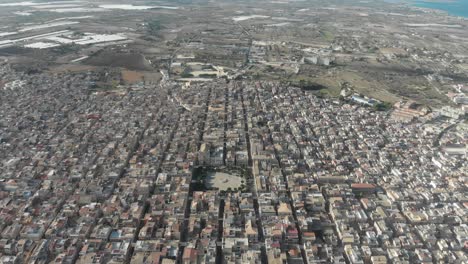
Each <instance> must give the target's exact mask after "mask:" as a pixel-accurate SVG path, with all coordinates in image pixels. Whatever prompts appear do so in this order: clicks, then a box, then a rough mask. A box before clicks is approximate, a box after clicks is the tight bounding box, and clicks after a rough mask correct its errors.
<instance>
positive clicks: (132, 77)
mask: <svg viewBox="0 0 468 264" xmlns="http://www.w3.org/2000/svg"><path fill="white" fill-rule="evenodd" d="M144 76H145V75H144V74H143V73H140V72H137V71H130V70H123V71H122V79H123V81H124V82H125V83H128V84H132V83H139V82H141V81H143V79H144Z"/></svg>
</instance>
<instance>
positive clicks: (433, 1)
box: [411, 0, 468, 18]
mask: <svg viewBox="0 0 468 264" xmlns="http://www.w3.org/2000/svg"><path fill="white" fill-rule="evenodd" d="M411 4H412V5H413V6H417V7H424V8H431V9H439V10H443V11H445V12H447V13H448V14H449V15H452V16H459V17H466V18H468V0H427V1H424V0H414V1H411Z"/></svg>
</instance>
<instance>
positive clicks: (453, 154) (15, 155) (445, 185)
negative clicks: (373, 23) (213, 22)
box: [0, 1, 468, 264]
mask: <svg viewBox="0 0 468 264" xmlns="http://www.w3.org/2000/svg"><path fill="white" fill-rule="evenodd" d="M65 2H66V1H65ZM77 3H80V4H81V1H78V2H77ZM302 4H303V3H298V5H302ZM7 5H12V4H3V6H7ZM31 5H32V4H31V3H29V2H24V4H22V6H26V7H27V8H31V7H30V6H31ZM42 5H43V6H42ZM47 5H52V7H49V6H47ZM53 5H54V4H50V3H49V4H40V5H38V6H39V7H34V8H38V9H41V10H42V9H46V8H54V9H56V8H64V9H65V8H66V9H67V10H68V9H69V8H71V9H75V8H78V7H74V6H72V5H76V3H72V4H70V3H66V4H60V3H59V4H57V6H53ZM58 5H63V6H62V7H59V6H58ZM304 5H305V4H304ZM1 8H2V4H0V9H1ZM21 8H23V7H21ZM79 8H85V7H79ZM86 8H91V7H86ZM95 8H99V9H122V8H124V9H127V8H129V7H127V6H125V5H124V4H122V5H114V6H109V5H100V6H99V7H95ZM138 8H140V9H141V10H146V9H149V8H146V7H143V6H141V7H137V6H133V7H132V8H131V9H135V10H137V9H138ZM154 8H156V9H157V10H160V9H162V10H163V11H162V12H182V11H180V10H179V9H178V8H179V7H178V6H177V7H175V4H174V7H173V6H170V5H169V4H168V3H165V2H161V3H160V5H159V6H157V7H154ZM188 8H189V7H181V8H180V9H184V10H187V9H188ZM83 10H84V9H80V10H79V12H80V13H81V12H84V11H83ZM18 12H26V11H24V10H23V11H18ZM49 12H52V11H49ZM63 12H65V11H63ZM67 12H70V11H67ZM96 12H97V11H96ZM99 12H101V11H99ZM106 12H110V11H106ZM119 12H120V11H119ZM124 12H126V11H124ZM131 12H140V11H133V10H132V11H131ZM142 12H152V11H142ZM156 12H159V11H156ZM183 12H185V11H183ZM353 12H354V11H353ZM145 14H146V13H145ZM409 17H411V16H409ZM251 19H262V16H261V15H258V16H254V15H250V16H241V15H239V16H237V17H236V21H237V22H236V23H239V24H235V25H234V26H232V28H231V29H233V30H240V31H241V33H239V34H240V35H239V39H237V40H232V41H233V42H235V44H232V46H229V45H228V46H225V43H224V42H223V41H226V39H222V40H220V43H215V44H213V43H211V44H210V45H213V46H216V47H217V48H216V49H213V50H211V49H209V48H206V46H204V45H205V44H206V43H208V41H207V39H204V38H208V37H207V36H208V34H216V30H214V29H213V30H212V31H206V34H205V33H203V34H201V37H200V36H183V37H182V38H183V39H184V41H181V42H180V43H177V44H173V43H172V44H171V43H169V41H166V42H165V44H166V45H175V47H173V48H172V49H170V51H171V52H168V51H164V52H167V54H166V56H164V57H159V59H160V61H157V60H156V59H155V57H150V56H148V57H146V55H145V54H143V53H141V54H140V53H138V54H137V53H133V52H134V51H132V52H123V50H127V51H128V50H130V49H132V48H130V46H129V45H132V44H131V42H129V41H128V39H129V38H128V37H123V35H118V34H117V35H115V34H114V33H115V32H107V31H106V32H95V35H92V34H91V33H89V34H84V35H79V36H76V34H75V35H71V33H70V34H68V33H67V34H68V35H67V38H68V37H69V38H72V36H73V38H77V39H78V38H79V40H76V41H77V42H76V44H73V45H72V46H70V47H68V48H70V49H75V48H76V45H85V46H84V47H83V48H82V49H81V48H80V49H79V50H75V51H73V52H72V53H71V54H73V58H74V59H73V61H72V62H66V63H63V65H62V64H55V63H52V62H51V61H49V62H47V63H49V64H48V65H47V66H44V65H36V64H35V63H32V62H31V61H29V60H28V61H27V62H25V61H23V60H25V59H26V57H27V55H25V54H26V53H21V54H22V55H21V56H24V58H21V59H18V57H16V55H14V54H13V53H11V52H12V50H13V51H15V50H17V51H22V52H32V53H31V54H33V55H32V56H33V57H34V56H37V57H34V60H36V59H37V58H42V57H47V56H49V55H50V54H56V53H54V52H57V50H53V49H55V48H57V46H54V47H52V46H50V45H51V44H48V45H46V44H44V43H42V44H37V43H36V44H34V43H32V44H31V43H27V44H26V43H23V42H24V40H23V39H20V40H18V41H14V42H4V43H3V44H2V42H0V59H1V60H0V102H1V103H0V171H1V173H0V263H5V264H20V263H38V264H39V263H63V264H65V263H67V264H68V263H70V264H72V263H77V264H88V263H109V264H116V263H131V264H138V263H153V264H156V263H160V264H171V263H174V264H175V263H178V264H179V263H182V264H198V263H213V264H215V263H216V264H221V263H226V264H248V263H251V264H254V263H270V264H276V263H278V264H283V263H293V264H294V263H310V264H312V263H356V264H359V263H362V264H368V263H369V264H383V263H393V264H397V263H398V264H400V263H401V264H403V263H428V264H429V263H460V264H461V263H467V262H468V225H467V223H468V195H467V192H468V181H467V179H468V178H467V171H468V162H467V161H468V147H467V144H468V121H467V120H468V119H467V114H466V113H468V111H467V110H468V100H467V98H468V97H467V94H468V79H466V77H465V75H463V74H465V73H466V72H463V70H460V69H462V68H463V67H464V66H466V65H467V64H464V63H465V61H464V59H461V58H458V59H456V60H455V59H453V58H454V57H457V56H455V55H449V54H445V55H440V54H444V53H443V52H430V51H427V50H425V49H418V50H413V49H412V48H408V49H407V50H406V51H405V52H408V53H411V54H412V55H411V56H409V57H412V58H413V59H414V61H412V62H411V63H416V62H417V63H420V64H421V65H423V64H425V63H426V60H427V61H429V60H432V59H433V61H432V62H431V63H434V64H438V65H439V66H438V67H440V71H438V70H434V72H432V73H426V72H425V73H424V74H421V76H419V75H417V77H414V80H412V81H411V85H412V86H408V87H413V88H411V89H414V90H411V89H410V88H408V87H406V86H405V87H406V88H405V89H406V90H405V89H403V88H404V87H403V88H401V89H402V90H405V94H404V95H403V94H401V93H398V92H396V90H394V88H392V87H390V86H388V87H387V86H386V85H389V84H382V85H375V83H377V81H375V80H373V81H371V80H370V79H366V80H364V77H362V76H361V77H356V76H358V75H357V74H355V75H353V77H352V78H351V77H350V78H349V79H346V78H348V77H349V76H351V75H346V74H349V72H348V73H346V74H345V73H343V72H340V71H345V70H344V69H342V68H345V66H343V65H342V64H341V63H343V62H342V61H341V62H340V58H341V59H343V58H344V57H347V56H348V55H345V54H349V53H347V52H342V51H343V49H348V48H350V47H351V46H353V47H355V49H350V50H353V51H352V52H354V53H353V56H356V57H360V56H362V57H360V58H363V57H366V56H368V55H365V54H362V53H361V52H362V50H359V49H361V48H362V43H350V42H347V41H343V43H342V45H339V43H338V42H339V41H340V40H337V39H338V38H336V39H335V42H334V43H333V44H332V45H330V46H329V47H328V46H327V47H326V48H323V47H322V48H320V49H314V51H313V52H312V51H311V50H310V49H309V50H306V49H308V48H306V46H307V45H305V44H303V43H302V44H301V43H298V42H296V43H288V44H287V45H286V44H278V43H273V42H269V41H271V40H267V39H268V38H265V39H263V40H258V36H254V35H253V34H259V33H258V31H259V29H258V28H255V27H251V26H250V25H245V24H241V23H242V21H247V20H251ZM58 21H60V20H58ZM284 21H286V20H284ZM287 21H289V22H293V20H287ZM289 22H288V23H289ZM460 23H461V24H463V25H464V26H463V27H465V25H467V22H466V21H462V20H460ZM69 25H72V24H64V25H59V27H61V26H65V27H68V26H69ZM277 26H278V25H277ZM153 27H157V26H156V25H155V24H153ZM414 27H416V28H419V27H425V26H414ZM266 28H268V27H266ZM409 28H413V26H409ZM449 28H451V27H449ZM454 28H455V30H458V27H454ZM31 30H32V29H31ZM34 30H35V29H34ZM63 30H70V29H63ZM145 30H146V29H145ZM166 30H167V29H166ZM265 30H268V29H265ZM411 30H412V29H411ZM26 31H29V30H26ZM254 32H256V33H254ZM40 33H41V34H46V33H45V32H40ZM35 34H36V33H35ZM47 34H48V33H47ZM60 34H63V33H60ZM93 34H94V33H93ZM134 34H136V33H134ZM171 34H172V33H171ZM223 34H224V33H223ZM453 34H455V33H453ZM325 35H326V34H325ZM4 36H7V35H4ZM119 36H120V37H119ZM0 37H3V35H1V34H0ZM22 37H23V38H27V37H26V36H22ZM43 37H44V36H42V35H41V37H40V38H43ZM46 38H48V39H49V41H52V39H50V38H51V36H50V35H47V36H46ZM53 38H54V41H57V40H60V41H64V40H63V38H65V37H64V36H53ZM441 38H442V37H441ZM200 39H201V40H200ZM34 41H35V40H34ZM115 41H117V42H115ZM120 41H123V42H120ZM108 42H111V44H109V43H108ZM18 43H21V44H18ZM96 43H101V44H102V43H107V44H109V45H110V46H107V44H106V45H104V46H100V44H96ZM140 44H141V43H140ZM140 44H138V45H140ZM380 44H382V43H380ZM380 44H376V45H380ZM2 45H8V47H6V46H5V47H4V50H2ZM11 45H13V46H11ZM15 45H23V47H18V46H15ZM31 45H33V46H31ZM37 45H39V46H37ZM41 45H42V46H41ZM44 45H46V46H44ZM54 45H55V44H54ZM57 45H59V44H57ZM401 45H405V44H401ZM285 46H288V51H285ZM338 46H340V47H338ZM38 47H39V48H38ZM465 47H466V43H465V46H463V45H462V44H460V46H459V49H460V54H463V52H464V51H466V50H467V49H465ZM381 48H382V50H383V49H392V52H391V53H392V54H390V53H385V52H383V51H382V53H381V54H380V55H379V56H381V57H379V59H378V60H381V59H382V60H384V59H385V58H386V59H387V62H385V63H391V62H390V61H392V60H397V58H399V56H400V55H398V54H397V53H398V52H400V51H398V52H395V50H394V49H396V48H389V47H387V48H383V47H381ZM23 49H24V50H23ZM36 49H39V50H42V49H45V50H47V49H52V50H51V51H44V52H51V53H50V54H49V55H48V53H41V51H36ZM58 49H60V52H62V51H63V50H62V48H61V47H58ZM63 49H66V48H63ZM154 49H156V48H154ZM157 49H162V48H161V47H158V48H157ZM224 49H225V50H228V51H229V52H232V53H229V52H227V51H226V54H227V53H228V54H230V55H229V56H232V59H231V60H229V61H228V62H223V60H224V57H223V55H220V54H222V52H221V51H220V50H224ZM31 50H33V51H31ZM84 50H88V51H89V50H93V51H92V53H89V54H87V55H86V54H81V53H80V52H83V51H84ZM300 50H302V53H300ZM401 50H403V48H401ZM88 51H86V52H88ZM195 51H200V52H203V54H204V55H203V56H202V55H200V54H196V55H194V54H195V53H196V52H195ZM387 51H388V50H386V52H387ZM210 52H213V53H215V55H214V54H208V53H210ZM402 52H403V51H402ZM419 52H420V53H419ZM110 53H112V54H113V55H112V56H113V57H112V56H111V57H112V58H111V59H109V60H110V62H107V59H108V58H105V57H106V56H110V55H108V54H110ZM118 53H119V54H120V55H116V54H118ZM218 53H219V54H218ZM12 54H13V55H12ZM216 54H217V55H216ZM285 54H286V55H285ZM395 54H397V55H395ZM417 54H419V55H417ZM46 55H47V56H46ZM62 55H63V54H62ZM140 55H141V60H142V61H145V62H143V63H141V61H140V62H135V61H136V60H137V59H135V58H140V57H139V56H140ZM439 55H440V56H441V57H444V58H441V57H439ZM464 55H465V58H468V54H467V53H465V54H464ZM18 56H19V55H18ZM54 56H55V55H54ZM64 56H66V57H67V58H68V59H69V58H70V54H68V53H67V54H65V55H64ZM87 56H90V57H91V58H88V57H87ZM119 56H120V57H119ZM200 56H202V57H200ZM226 56H227V55H226ZM275 56H276V59H272V58H273V57H275ZM423 56H428V57H424V58H423ZM19 57H20V56H19ZM156 57H157V56H156ZM53 58H54V59H57V60H62V59H63V57H61V55H60V56H58V55H57V57H53ZM76 58H78V59H76ZM96 58H98V59H96ZM104 58H105V59H104ZM434 58H438V59H434ZM447 58H449V59H447ZM89 59H91V61H90V60H89ZM439 59H440V60H439ZM452 59H453V60H452ZM134 60H135V61H134ZM402 60H404V59H402ZM96 61H97V62H99V63H103V64H102V65H101V64H99V65H98V64H97V62H96ZM146 61H149V62H146ZM449 61H450V63H451V64H450V66H447V65H448V64H449ZM348 62H349V63H351V64H352V65H354V67H357V68H356V69H359V70H360V69H363V68H359V67H367V66H365V63H362V60H361V59H359V58H353V59H352V60H350V61H348ZM107 63H111V64H119V63H126V65H124V66H123V65H117V66H116V65H113V66H109V65H108V64H107ZM222 63H226V64H225V65H224V64H223V65H222V66H220V65H221V64H222ZM369 63H372V62H369ZM379 63H383V62H379ZM134 64H135V65H137V66H135V65H134ZM140 64H141V65H140ZM228 64H229V65H228ZM334 64H335V66H333V65H334ZM336 64H337V65H338V66H336ZM351 64H350V65H351ZM386 65H387V66H388V64H386ZM440 65H445V66H446V67H447V69H445V68H443V67H442V66H440ZM348 66H349V65H347V66H346V67H348ZM138 67H142V68H141V69H140V68H138ZM349 67H351V66H349ZM389 67H390V66H389ZM405 67H406V66H405ZM408 67H410V66H408ZM457 67H458V68H457ZM153 68H154V69H153ZM351 68H352V67H351ZM259 69H261V70H259ZM346 70H347V68H346ZM423 70H424V69H422V68H418V69H416V70H415V72H418V71H423ZM294 72H295V73H294ZM304 72H308V73H309V72H313V73H314V76H312V75H311V76H308V77H304V76H305V75H304V74H305V73H304ZM350 72H352V71H350ZM376 72H377V71H376ZM395 72H398V70H395ZM460 72H461V73H460ZM291 74H292V75H291ZM321 74H324V75H323V76H322V75H321ZM353 74H354V73H353ZM368 74H369V76H373V73H368ZM386 74H387V73H385V74H384V75H385V78H386V80H387V81H388V82H394V83H396V84H395V85H396V86H398V85H397V84H399V83H401V82H404V81H405V80H406V81H408V82H410V81H409V79H411V76H412V75H411V74H416V73H410V74H409V75H403V74H395V73H394V72H393V73H389V74H388V75H386ZM458 74H460V75H458ZM375 75H376V76H377V75H378V76H380V75H379V74H378V73H375ZM272 76H283V77H282V78H273V77H272ZM284 76H289V77H288V79H286V77H284ZM297 76H302V77H300V78H299V77H297ZM324 76H328V77H326V78H325V77H324ZM345 76H346V77H345ZM389 76H390V77H389ZM447 76H450V77H447ZM296 77H297V78H296ZM333 78H338V79H340V78H343V79H340V82H339V85H338V86H336V87H332V85H331V84H330V82H328V81H327V80H328V79H333ZM366 78H367V77H366ZM399 78H401V79H399ZM422 82H424V85H426V86H424V85H423V84H422ZM382 83H383V81H382ZM366 85H370V86H369V87H374V85H375V89H374V90H373V89H371V88H369V87H366ZM418 85H423V86H424V87H426V88H421V87H422V86H418ZM385 87H386V88H385ZM418 89H420V90H418ZM370 90H372V91H370ZM415 91H420V93H417V92H415ZM406 92H407V93H406ZM412 93H415V94H416V93H417V95H414V96H412V95H411V94H412ZM426 93H427V94H426ZM422 97H424V98H422Z"/></svg>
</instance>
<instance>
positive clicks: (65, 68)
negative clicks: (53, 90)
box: [49, 64, 98, 73]
mask: <svg viewBox="0 0 468 264" xmlns="http://www.w3.org/2000/svg"><path fill="white" fill-rule="evenodd" d="M97 68H98V67H94V66H88V65H77V64H62V65H57V66H54V67H50V68H49V71H50V72H53V73H62V72H86V71H92V70H96V69H97Z"/></svg>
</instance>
